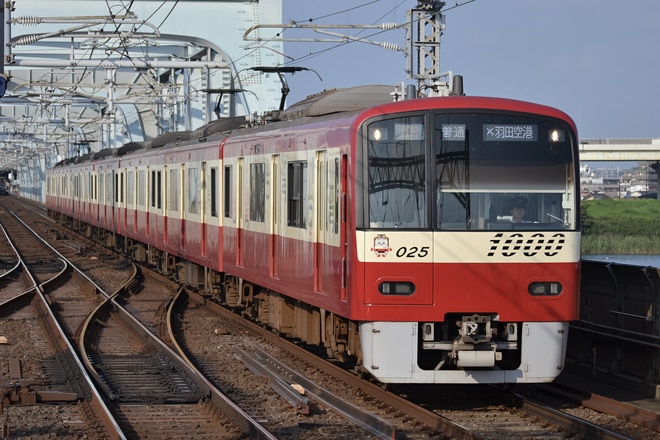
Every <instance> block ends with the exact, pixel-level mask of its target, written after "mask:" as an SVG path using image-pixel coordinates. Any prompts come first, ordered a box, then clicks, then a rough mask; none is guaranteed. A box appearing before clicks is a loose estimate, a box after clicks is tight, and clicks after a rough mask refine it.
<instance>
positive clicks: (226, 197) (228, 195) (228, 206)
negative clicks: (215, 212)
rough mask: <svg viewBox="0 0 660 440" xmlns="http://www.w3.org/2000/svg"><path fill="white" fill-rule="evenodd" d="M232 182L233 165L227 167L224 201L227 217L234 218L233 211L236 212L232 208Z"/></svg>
mask: <svg viewBox="0 0 660 440" xmlns="http://www.w3.org/2000/svg"><path fill="white" fill-rule="evenodd" d="M231 201H232V184H231V165H230V166H226V167H225V194H224V203H225V217H226V218H234V217H233V215H232V213H233V212H234V211H233V210H232V209H231V206H232V203H231Z"/></svg>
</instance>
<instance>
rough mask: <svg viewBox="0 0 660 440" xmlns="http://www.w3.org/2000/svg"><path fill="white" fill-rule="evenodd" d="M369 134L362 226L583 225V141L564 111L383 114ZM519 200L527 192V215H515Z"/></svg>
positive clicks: (366, 130)
mask: <svg viewBox="0 0 660 440" xmlns="http://www.w3.org/2000/svg"><path fill="white" fill-rule="evenodd" d="M361 133H362V136H361V138H360V139H361V141H362V142H361V145H362V156H361V157H362V159H363V166H362V167H361V168H359V170H360V171H361V172H360V173H359V174H358V179H360V180H361V181H362V182H363V184H362V186H363V187H365V191H364V193H363V194H361V195H362V196H363V197H364V203H361V202H358V208H359V207H360V206H364V208H363V211H358V224H359V226H360V227H364V228H367V229H399V228H403V229H422V230H436V231H448V230H451V231H469V230H491V229H497V230H506V229H515V230H543V229H546V230H575V229H576V228H577V227H578V226H577V225H578V218H577V217H578V215H579V214H578V207H577V206H576V200H577V199H578V195H577V194H576V193H577V186H576V175H575V173H576V165H575V161H576V160H577V157H575V156H574V154H575V153H574V151H573V150H574V146H575V142H576V140H575V139H574V134H573V131H572V129H571V128H570V127H569V126H568V124H566V123H565V122H563V121H561V120H559V119H555V118H549V117H542V116H538V115H532V114H525V113H519V112H503V111H494V110H491V111H479V110H448V111H428V112H426V113H425V114H420V113H419V112H416V113H409V114H400V115H395V116H391V115H390V116H389V117H381V118H376V119H373V120H370V121H368V122H367V123H365V124H364V126H363V128H362V132H361ZM420 158H421V159H420ZM516 200H524V201H525V214H526V217H524V219H523V221H522V222H520V223H518V222H517V220H516V218H514V216H513V206H512V204H513V203H514V201H516Z"/></svg>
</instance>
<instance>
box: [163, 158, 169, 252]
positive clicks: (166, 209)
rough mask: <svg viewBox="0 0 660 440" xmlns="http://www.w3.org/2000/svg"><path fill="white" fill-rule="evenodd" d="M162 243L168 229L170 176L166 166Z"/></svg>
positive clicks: (164, 241)
mask: <svg viewBox="0 0 660 440" xmlns="http://www.w3.org/2000/svg"><path fill="white" fill-rule="evenodd" d="M163 188H164V189H165V190H164V191H163V196H164V197H163V243H167V229H168V227H169V212H170V176H169V173H168V169H167V165H165V166H164V167H163Z"/></svg>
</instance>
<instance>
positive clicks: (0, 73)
mask: <svg viewBox="0 0 660 440" xmlns="http://www.w3.org/2000/svg"><path fill="white" fill-rule="evenodd" d="M13 10H14V2H13V1H8V0H4V1H3V4H2V8H0V22H2V34H1V35H2V36H0V58H1V59H2V64H0V98H2V97H3V96H5V92H6V91H7V83H8V82H9V78H7V75H6V74H5V62H6V58H5V48H6V47H7V43H8V42H9V40H10V33H9V19H8V18H9V17H10V15H11V11H13Z"/></svg>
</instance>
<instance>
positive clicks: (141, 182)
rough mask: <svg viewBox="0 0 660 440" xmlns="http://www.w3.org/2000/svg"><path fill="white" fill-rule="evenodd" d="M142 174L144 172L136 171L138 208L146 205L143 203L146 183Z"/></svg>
mask: <svg viewBox="0 0 660 440" xmlns="http://www.w3.org/2000/svg"><path fill="white" fill-rule="evenodd" d="M144 173H145V171H144V170H140V171H138V185H137V190H138V191H137V194H138V199H137V204H138V206H146V204H145V203H144V199H145V197H146V191H147V189H146V186H147V182H146V180H145V175H144Z"/></svg>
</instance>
